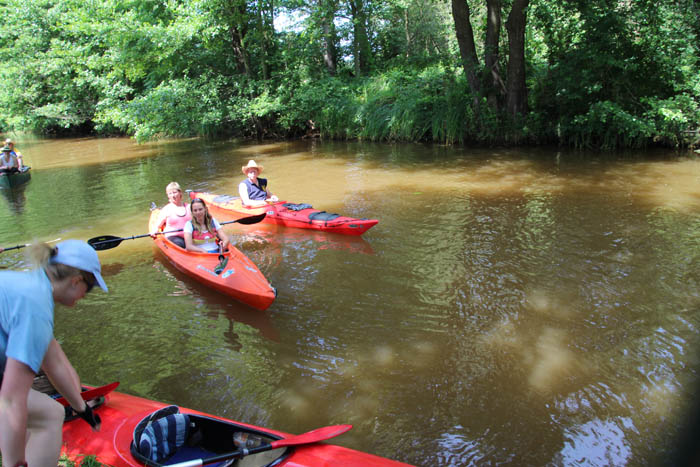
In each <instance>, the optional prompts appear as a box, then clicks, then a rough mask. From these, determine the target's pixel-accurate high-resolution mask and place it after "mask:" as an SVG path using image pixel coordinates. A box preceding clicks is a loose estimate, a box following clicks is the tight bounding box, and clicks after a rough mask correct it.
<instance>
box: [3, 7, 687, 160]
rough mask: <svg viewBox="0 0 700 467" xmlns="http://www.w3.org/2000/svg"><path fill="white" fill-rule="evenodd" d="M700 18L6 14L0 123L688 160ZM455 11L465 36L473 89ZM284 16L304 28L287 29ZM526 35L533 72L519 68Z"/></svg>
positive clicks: (571, 12) (670, 13)
mask: <svg viewBox="0 0 700 467" xmlns="http://www.w3.org/2000/svg"><path fill="white" fill-rule="evenodd" d="M514 5H517V6H518V9H516V10H515V11H516V12H518V13H522V14H523V16H521V17H520V23H517V22H514V21H515V19H516V18H511V15H510V14H511V13H513V11H514V10H513V7H514ZM699 5H700V4H699V3H698V1H697V0H657V1H654V2H652V1H649V0H624V1H623V0H563V1H553V0H529V1H525V0H518V1H511V0H449V1H448V0H313V1H303V2H302V1H300V0H278V1H277V2H273V1H272V0H189V1H185V0H51V1H49V0H6V1H4V2H2V3H1V4H0V12H1V13H2V15H3V17H4V18H5V25H4V26H5V27H4V28H3V29H2V30H1V31H0V35H1V36H0V39H1V41H0V58H1V59H2V60H3V63H4V64H5V66H4V69H3V73H2V74H1V75H0V105H2V108H3V110H4V112H3V115H2V117H0V126H2V127H3V129H4V130H33V131H38V132H42V133H48V134H51V133H54V134H56V133H66V132H73V133H86V132H96V133H99V134H128V135H133V136H135V137H137V138H138V139H149V138H158V137H164V136H197V135H201V136H222V135H227V136H242V137H255V138H284V137H300V136H308V135H319V136H322V137H329V138H362V139H369V140H376V141H386V140H401V141H426V142H439V143H448V144H453V143H457V144H458V143H474V142H476V143H484V144H503V143H506V144H509V143H523V142H530V143H555V144H565V145H573V146H579V147H597V148H606V149H616V148H621V147H642V146H648V145H652V144H663V145H667V146H678V145H683V144H685V143H686V141H685V140H684V137H683V135H684V134H685V133H687V132H688V131H689V130H695V129H697V128H698V127H700V73H698V69H700V67H699V66H698V65H699V63H698V59H699V57H700V51H699V50H698V49H699V47H700V39H699V37H698V35H699V34H700V26H699V24H700V21H698V18H700V6H699ZM523 6H526V8H523ZM454 11H459V12H460V14H461V15H462V16H461V20H462V21H463V23H462V25H464V24H465V23H464V21H467V22H468V26H469V31H468V32H469V35H470V36H471V39H472V44H471V45H470V47H471V52H469V53H471V54H472V55H471V59H470V60H471V61H470V62H469V63H470V66H472V68H471V71H472V72H473V75H469V74H468V73H465V71H464V70H465V68H464V67H463V64H464V63H465V62H464V61H463V54H464V53H465V52H464V50H460V47H459V44H458V34H457V33H458V32H459V31H460V29H459V28H458V27H457V25H456V24H455V17H454V16H453V12H454ZM283 14H284V15H285V16H287V15H289V18H294V19H295V20H296V23H295V26H294V27H292V28H288V29H285V30H280V29H275V27H274V23H273V22H274V19H275V18H280V17H281V15H283ZM523 20H524V21H523ZM519 25H522V26H524V28H525V29H524V33H522V34H521V33H520V32H518V31H517V30H516V27H517V26H519ZM461 31H462V32H464V30H461ZM520 37H522V39H523V40H524V44H523V45H524V57H522V56H518V54H517V53H516V54H514V53H513V52H514V51H516V52H517V51H518V47H520V45H519V44H517V43H516V42H517V40H519V38H520ZM467 51H468V50H467ZM518 61H519V62H520V63H522V62H523V61H524V66H523V65H517V63H516V62H518ZM516 65H517V66H516ZM469 70H470V68H467V71H469ZM518 72H524V81H523V75H522V74H518ZM516 81H517V82H516ZM518 82H519V84H518Z"/></svg>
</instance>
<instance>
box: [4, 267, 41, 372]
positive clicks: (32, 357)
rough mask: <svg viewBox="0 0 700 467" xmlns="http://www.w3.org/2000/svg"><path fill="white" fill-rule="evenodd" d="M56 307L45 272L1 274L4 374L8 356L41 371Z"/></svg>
mask: <svg viewBox="0 0 700 467" xmlns="http://www.w3.org/2000/svg"><path fill="white" fill-rule="evenodd" d="M53 307H54V302H53V292H52V290H51V281H50V280H49V278H48V276H47V275H46V272H44V270H43V269H41V268H39V269H34V270H31V271H26V272H19V271H0V371H1V372H2V373H0V375H1V374H4V372H5V364H6V362H7V357H12V358H14V359H15V360H17V361H20V362H22V363H24V364H25V365H27V366H28V367H29V368H31V369H32V370H33V371H34V372H35V373H38V372H39V369H40V368H41V362H42V361H43V360H44V355H45V354H46V350H47V349H48V347H49V344H50V343H51V340H52V339H53Z"/></svg>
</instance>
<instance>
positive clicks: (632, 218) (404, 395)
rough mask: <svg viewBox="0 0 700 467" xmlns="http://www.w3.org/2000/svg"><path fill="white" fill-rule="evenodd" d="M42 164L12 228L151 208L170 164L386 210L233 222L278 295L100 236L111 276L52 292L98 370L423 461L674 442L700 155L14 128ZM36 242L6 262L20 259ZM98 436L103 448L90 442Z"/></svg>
mask: <svg viewBox="0 0 700 467" xmlns="http://www.w3.org/2000/svg"><path fill="white" fill-rule="evenodd" d="M16 144H17V146H18V148H19V149H20V150H21V151H22V152H23V154H24V156H25V163H27V164H29V165H31V166H32V179H31V181H30V182H29V183H27V184H26V185H25V186H23V187H20V188H18V189H14V190H12V191H9V190H5V189H3V190H2V198H1V199H0V245H2V246H4V247H8V246H13V245H16V244H23V243H28V242H32V241H35V240H42V241H51V240H54V239H56V238H62V239H67V238H78V239H85V240H87V239H89V238H91V237H95V236H98V235H117V236H132V235H140V234H144V233H146V232H147V231H148V227H147V223H148V217H149V206H150V204H151V202H156V204H158V205H159V206H160V205H164V204H165V203H166V202H167V198H166V195H165V186H166V185H167V184H168V182H170V181H172V180H175V181H178V182H179V183H180V184H181V185H182V187H183V188H186V189H191V190H198V191H211V192H215V193H220V194H224V193H225V194H235V193H236V190H237V185H238V183H239V182H240V181H241V180H242V179H243V175H242V173H241V166H242V165H245V164H246V163H247V162H248V160H249V159H255V160H256V161H257V162H258V163H259V164H263V165H264V166H265V170H264V174H263V176H264V177H267V178H268V179H269V188H270V189H271V190H272V191H273V192H274V193H275V194H277V195H278V196H280V198H281V199H286V200H289V201H292V202H299V203H301V202H304V203H309V204H312V205H313V206H314V207H315V208H317V209H322V210H326V211H328V212H335V213H340V214H344V215H348V216H353V217H367V218H376V219H379V224H378V225H377V226H375V227H374V228H372V229H371V230H369V231H368V232H367V233H365V234H364V235H363V236H362V237H361V238H357V237H344V236H340V235H336V234H321V233H318V232H310V231H303V230H295V229H284V228H279V227H273V226H265V225H259V224H258V225H250V226H243V225H240V224H229V225H227V226H226V227H225V229H226V231H227V232H228V233H229V234H230V235H231V237H232V239H233V242H234V244H235V245H237V246H238V247H239V248H240V249H241V250H242V251H243V252H244V253H246V254H247V255H248V256H249V257H250V258H251V259H252V260H253V261H254V262H255V263H256V264H257V265H258V267H259V268H260V270H261V271H262V272H263V274H264V275H265V276H266V277H267V278H268V280H269V281H270V282H271V283H272V285H273V286H274V287H276V289H277V291H278V295H277V298H276V300H275V302H274V303H273V304H272V306H271V307H270V308H269V309H268V310H267V311H265V312H260V311H256V310H253V309H251V308H248V307H246V306H245V305H242V304H238V303H236V302H232V301H231V300H229V299H227V298H226V297H225V296H223V295H220V294H218V293H216V292H214V291H211V290H208V289H206V288H205V287H203V286H201V285H199V284H197V283H195V282H193V281H192V280H190V279H189V278H187V277H186V276H184V275H182V274H181V273H179V272H178V271H177V270H176V269H175V268H174V267H172V266H171V265H170V264H169V263H168V262H167V260H166V259H165V257H164V256H162V254H160V252H158V250H157V249H155V247H154V245H153V243H152V241H151V240H150V239H149V238H148V237H146V238H140V239H133V240H126V241H124V242H122V243H121V245H119V246H118V247H116V248H114V249H111V250H105V251H100V253H99V256H100V259H101V261H102V264H103V271H104V276H105V280H106V281H107V284H108V286H109V288H110V291H109V293H108V294H105V293H102V292H101V291H95V292H92V293H90V294H89V295H88V296H87V297H86V298H85V299H84V300H82V301H81V302H79V303H78V304H77V305H76V306H75V307H73V308H66V307H61V306H58V307H57V309H56V327H55V334H56V337H57V338H58V339H59V341H60V342H61V343H62V345H63V346H64V349H65V350H66V353H67V354H68V356H69V358H70V359H71V361H72V362H73V363H74V365H75V366H76V368H77V370H78V372H79V373H80V375H81V377H82V379H83V380H84V381H85V382H86V383H90V384H97V385H99V384H106V383H108V382H111V381H120V382H121V387H120V390H122V391H123V392H127V393H130V394H134V395H138V396H142V397H147V398H152V399H157V400H161V401H164V402H170V403H175V404H179V405H181V406H184V407H189V408H193V409H198V410H201V411H205V412H209V413H213V414H216V415H220V416H225V417H229V418H233V419H237V420H241V421H245V422H249V423H253V424H257V425H263V426H268V427H271V428H275V429H279V430H283V431H287V432H292V433H302V432H305V431H308V430H311V429H313V428H317V427H321V426H326V425H331V424H340V423H350V424H353V425H354V428H353V429H352V430H351V431H350V432H348V433H347V434H345V435H343V436H342V437H339V438H337V439H335V440H334V443H336V444H340V445H343V446H347V447H351V448H354V449H359V450H362V451H367V452H370V453H373V454H377V455H380V456H385V457H390V458H392V459H396V460H400V461H403V462H407V463H410V464H415V465H420V466H464V465H484V464H486V465H503V464H508V465H546V464H551V465H572V464H573V465H649V464H650V463H653V462H658V461H660V460H665V461H668V460H669V459H673V458H674V457H673V456H674V455H675V454H674V453H675V449H676V448H677V446H678V440H679V438H680V437H681V436H682V435H683V433H684V432H685V423H686V421H687V417H686V415H687V414H688V413H689V410H690V408H691V407H690V404H691V402H692V401H693V400H694V399H696V398H697V395H698V386H697V384H696V383H697V380H698V378H697V376H698V369H699V368H700V367H699V365H700V359H699V358H698V357H699V356H700V355H699V354H698V350H700V287H698V284H699V283H700V159H698V158H697V157H696V156H695V157H694V156H692V155H690V154H691V153H688V154H687V155H680V156H679V155H677V154H674V153H670V152H656V153H653V154H650V153H645V154H626V155H617V156H614V157H613V156H604V155H596V154H584V153H579V152H568V151H562V152H558V151H557V150H556V149H522V148H521V149H470V148H452V147H440V146H424V145H386V144H370V143H358V142H351V143H345V142H320V141H300V142H284V143H264V144H254V143H249V142H237V141H216V142H212V141H203V140H197V139H194V140H175V141H173V140H168V141H161V142H154V143H147V144H142V145H138V144H136V143H135V142H133V141H131V140H129V139H125V138H110V139H99V138H83V139H60V140H47V139H32V138H26V139H23V138H22V137H18V138H17V139H16ZM23 251H24V250H18V251H9V252H4V253H2V254H0V268H20V269H21V268H26V267H28V264H27V262H26V260H25V258H24V255H23ZM88 454H89V453H88Z"/></svg>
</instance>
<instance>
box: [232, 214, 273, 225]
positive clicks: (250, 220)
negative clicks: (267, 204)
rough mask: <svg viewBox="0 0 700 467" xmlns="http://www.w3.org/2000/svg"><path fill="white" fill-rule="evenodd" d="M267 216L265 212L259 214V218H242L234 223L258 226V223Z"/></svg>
mask: <svg viewBox="0 0 700 467" xmlns="http://www.w3.org/2000/svg"><path fill="white" fill-rule="evenodd" d="M265 215H266V213H264V212H263V213H262V214H258V215H257V216H250V217H241V218H240V219H236V220H235V221H233V222H236V223H238V224H244V225H248V224H257V223H258V222H260V221H262V220H263V219H265Z"/></svg>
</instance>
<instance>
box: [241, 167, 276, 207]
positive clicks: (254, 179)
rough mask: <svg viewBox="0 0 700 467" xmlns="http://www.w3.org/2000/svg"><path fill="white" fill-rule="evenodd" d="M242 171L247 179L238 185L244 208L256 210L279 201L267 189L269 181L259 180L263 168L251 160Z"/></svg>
mask: <svg viewBox="0 0 700 467" xmlns="http://www.w3.org/2000/svg"><path fill="white" fill-rule="evenodd" d="M241 171H242V172H243V173H244V174H245V176H246V177H247V178H246V179H245V180H243V181H242V182H241V183H240V184H239V185H238V195H239V196H240V197H241V202H242V203H243V206H247V207H249V208H255V207H259V206H266V205H267V203H268V202H272V203H274V202H275V201H278V199H277V196H275V195H273V194H272V192H271V191H270V190H268V189H267V179H266V178H258V175H260V173H261V172H262V171H263V166H262V165H258V164H256V163H255V161H254V160H252V159H251V160H249V161H248V165H244V166H243V167H241Z"/></svg>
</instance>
